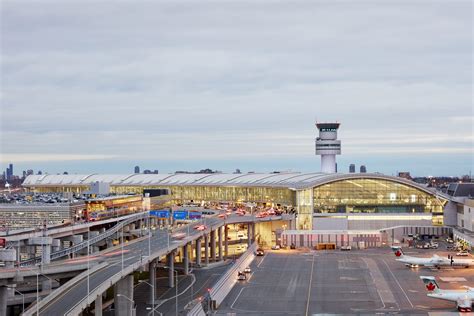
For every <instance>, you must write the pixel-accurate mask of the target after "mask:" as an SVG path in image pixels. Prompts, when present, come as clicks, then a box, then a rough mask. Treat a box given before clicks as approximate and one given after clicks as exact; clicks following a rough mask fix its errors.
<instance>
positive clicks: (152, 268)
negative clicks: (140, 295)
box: [148, 260, 156, 304]
mask: <svg viewBox="0 0 474 316" xmlns="http://www.w3.org/2000/svg"><path fill="white" fill-rule="evenodd" d="M148 272H149V276H148V283H150V284H151V285H152V286H153V288H151V289H150V292H149V293H150V296H149V298H148V304H153V295H155V291H154V289H156V260H153V261H152V262H150V263H149V264H148Z"/></svg>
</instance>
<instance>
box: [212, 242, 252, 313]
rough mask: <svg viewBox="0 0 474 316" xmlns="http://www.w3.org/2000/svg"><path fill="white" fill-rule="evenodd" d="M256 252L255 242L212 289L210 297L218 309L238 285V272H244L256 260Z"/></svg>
mask: <svg viewBox="0 0 474 316" xmlns="http://www.w3.org/2000/svg"><path fill="white" fill-rule="evenodd" d="M256 250H257V243H256V242H254V243H253V244H252V245H251V246H250V247H249V248H248V249H247V251H246V252H244V253H243V254H242V256H240V258H239V259H237V260H236V261H235V264H234V265H233V266H232V267H231V268H230V269H229V270H227V272H226V273H225V274H224V275H223V276H222V277H221V278H220V279H219V280H218V281H217V283H216V284H215V285H214V286H213V287H212V288H211V291H210V292H209V295H210V297H211V300H212V301H214V302H215V307H216V308H217V307H219V305H220V304H221V303H222V301H224V299H225V297H226V296H227V295H228V294H229V292H230V290H232V288H233V287H234V285H235V283H237V274H238V271H242V270H244V269H245V268H246V267H247V266H248V265H249V264H250V263H251V262H252V261H253V259H255V251H256Z"/></svg>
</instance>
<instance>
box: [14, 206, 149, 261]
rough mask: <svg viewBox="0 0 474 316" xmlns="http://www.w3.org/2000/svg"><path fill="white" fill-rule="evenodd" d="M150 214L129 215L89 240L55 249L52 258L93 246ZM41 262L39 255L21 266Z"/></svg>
mask: <svg viewBox="0 0 474 316" xmlns="http://www.w3.org/2000/svg"><path fill="white" fill-rule="evenodd" d="M148 216H149V215H148V213H140V214H136V215H135V216H132V217H129V218H127V219H126V220H124V221H122V222H119V223H118V224H117V225H115V226H114V227H112V228H111V229H109V230H107V231H105V232H104V233H103V234H99V235H97V236H95V237H92V238H91V239H89V240H86V241H83V242H81V243H79V244H77V245H74V246H72V247H69V248H66V249H61V250H59V251H55V252H53V253H51V260H54V259H58V258H61V257H65V256H68V255H70V254H71V253H75V252H77V251H79V250H81V249H84V248H86V247H87V246H88V245H89V246H91V245H93V244H95V243H97V242H99V241H102V240H104V239H106V238H108V237H110V236H112V235H113V234H115V233H116V232H118V231H119V230H120V229H122V227H123V226H125V225H128V224H131V223H133V222H134V221H136V220H139V219H143V218H148ZM40 262H41V256H38V257H35V258H31V259H27V260H23V261H21V262H20V266H22V267H24V266H29V265H33V264H37V263H40Z"/></svg>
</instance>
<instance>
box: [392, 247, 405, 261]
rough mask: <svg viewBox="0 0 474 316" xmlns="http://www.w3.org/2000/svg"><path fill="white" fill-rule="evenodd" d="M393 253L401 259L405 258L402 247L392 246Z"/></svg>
mask: <svg viewBox="0 0 474 316" xmlns="http://www.w3.org/2000/svg"><path fill="white" fill-rule="evenodd" d="M392 251H393V253H394V254H395V256H396V257H398V258H400V257H403V256H404V253H403V250H402V247H397V246H392Z"/></svg>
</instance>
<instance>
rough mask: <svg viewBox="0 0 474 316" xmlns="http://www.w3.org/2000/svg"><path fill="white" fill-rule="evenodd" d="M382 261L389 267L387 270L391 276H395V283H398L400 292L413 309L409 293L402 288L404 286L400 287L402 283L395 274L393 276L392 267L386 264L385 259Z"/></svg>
mask: <svg viewBox="0 0 474 316" xmlns="http://www.w3.org/2000/svg"><path fill="white" fill-rule="evenodd" d="M382 261H383V263H385V265H386V266H387V269H388V271H389V272H390V274H391V275H392V276H393V278H394V279H395V282H397V284H398V287H399V288H400V290H402V292H403V295H405V297H406V298H407V300H408V303H410V305H411V308H413V303H412V302H411V301H410V299H409V298H408V295H407V293H406V292H405V290H404V289H403V288H402V286H401V285H400V282H398V279H397V277H396V276H395V274H393V272H392V270H391V269H390V267H389V266H388V264H387V262H385V260H384V259H382Z"/></svg>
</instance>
